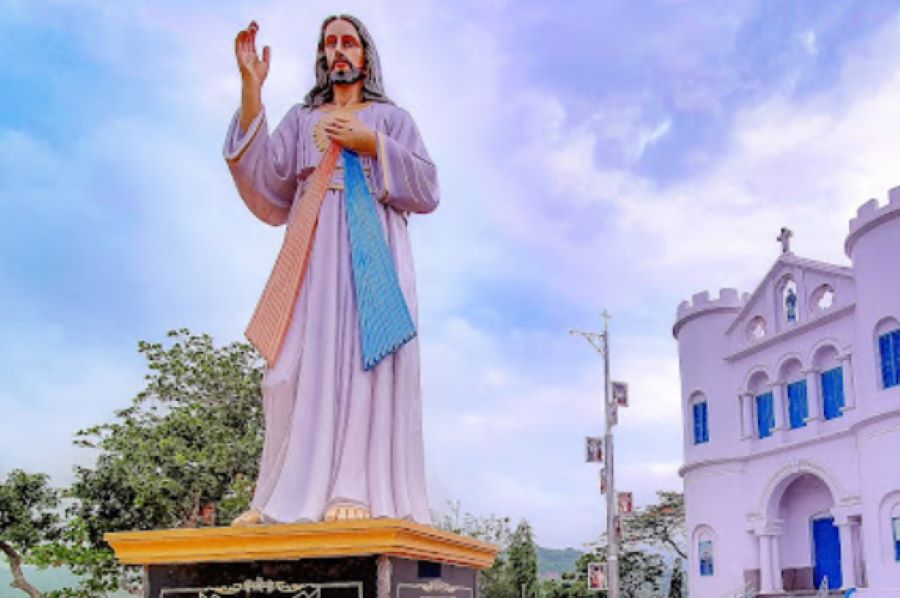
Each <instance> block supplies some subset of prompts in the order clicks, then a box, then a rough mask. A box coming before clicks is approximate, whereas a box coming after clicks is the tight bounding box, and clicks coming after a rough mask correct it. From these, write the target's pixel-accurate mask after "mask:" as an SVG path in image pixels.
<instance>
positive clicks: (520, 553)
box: [506, 519, 538, 596]
mask: <svg viewBox="0 0 900 598" xmlns="http://www.w3.org/2000/svg"><path fill="white" fill-rule="evenodd" d="M506 561H507V562H506V577H507V579H508V584H509V586H510V590H512V595H513V596H534V595H535V594H536V592H537V589H538V585H537V581H538V578H537V573H538V560H537V546H536V545H535V543H534V532H533V531H532V529H531V525H530V524H529V523H528V521H526V520H524V519H523V520H522V521H520V522H519V525H517V526H516V531H514V532H513V535H512V538H511V539H510V543H509V549H508V550H507V559H506Z"/></svg>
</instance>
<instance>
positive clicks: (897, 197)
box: [844, 187, 900, 258]
mask: <svg viewBox="0 0 900 598" xmlns="http://www.w3.org/2000/svg"><path fill="white" fill-rule="evenodd" d="M897 217H900V187H894V188H893V189H891V190H890V191H888V203H887V204H886V205H884V206H879V205H878V200H877V199H870V200H869V201H867V202H866V203H864V204H863V205H861V206H860V207H859V209H858V210H857V211H856V217H855V218H853V219H851V220H850V234H848V235H847V240H846V241H845V242H844V252H845V253H846V254H847V257H850V258H852V257H853V256H852V255H851V253H852V252H853V246H854V245H855V244H856V242H857V241H858V240H859V238H860V237H861V236H863V235H864V234H865V233H867V232H869V231H870V230H872V229H873V228H875V227H877V226H880V225H881V224H883V223H884V222H887V221H888V220H892V219H894V218H897Z"/></svg>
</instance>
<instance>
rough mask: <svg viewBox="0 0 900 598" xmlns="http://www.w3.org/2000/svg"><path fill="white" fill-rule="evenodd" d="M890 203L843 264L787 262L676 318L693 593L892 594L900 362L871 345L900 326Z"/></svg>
mask: <svg viewBox="0 0 900 598" xmlns="http://www.w3.org/2000/svg"><path fill="white" fill-rule="evenodd" d="M890 200H891V201H890V203H889V204H888V205H886V206H883V207H879V206H878V205H877V202H874V200H873V201H872V202H869V203H867V204H865V205H864V206H862V208H860V210H859V213H858V215H857V218H855V219H854V220H853V221H851V224H850V235H849V236H848V237H847V240H846V244H845V248H846V251H847V254H848V256H849V257H850V258H851V261H852V267H851V268H847V267H841V266H835V265H831V264H824V263H821V262H816V261H813V260H807V259H802V258H799V257H796V256H794V255H793V254H792V253H791V252H790V251H785V253H783V254H782V255H781V257H780V258H779V259H778V260H777V261H776V262H775V264H774V265H773V266H772V268H771V269H770V271H769V272H768V274H767V275H766V276H765V277H764V278H763V280H762V282H761V283H760V285H759V286H758V287H757V289H756V290H755V291H754V292H753V293H752V294H745V295H743V296H740V295H739V294H738V292H737V291H736V290H733V289H723V290H722V291H721V293H720V295H719V297H718V298H717V299H711V298H710V297H709V294H708V293H700V294H697V295H695V296H694V297H693V299H692V301H691V302H683V303H682V304H681V305H680V306H679V308H678V317H677V321H676V323H675V327H674V334H675V337H676V338H677V340H678V348H679V357H680V368H681V384H682V404H683V415H684V430H685V443H684V455H685V458H684V460H685V464H684V466H683V468H682V470H681V473H682V476H683V477H684V486H685V501H686V509H687V537H688V540H689V542H690V559H689V586H690V593H691V596H693V597H695V598H719V597H722V596H731V595H735V594H734V593H735V592H739V591H740V590H741V589H743V588H748V587H749V588H752V589H754V590H758V591H759V592H760V593H761V595H782V594H785V593H787V592H792V591H801V590H811V589H812V588H813V587H814V586H815V585H818V584H819V583H820V582H821V581H822V579H823V578H826V577H827V578H828V581H829V582H830V586H831V587H834V586H835V583H836V582H839V587H842V588H851V587H856V588H859V591H858V593H857V594H856V595H857V596H877V597H882V596H883V597H888V596H900V552H898V550H900V548H898V546H900V544H898V540H900V535H898V534H900V527H898V529H897V530H896V531H895V529H894V526H895V519H897V521H900V384H897V385H895V384H894V382H893V380H894V378H893V376H895V372H894V371H893V369H891V368H894V367H895V365H896V364H900V357H898V358H897V359H896V362H895V361H893V360H894V357H892V355H893V354H891V353H885V349H884V347H882V345H881V344H880V343H882V342H885V341H884V339H885V338H887V342H888V343H890V341H891V339H893V338H894V336H891V335H892V333H893V332H894V331H900V188H898V189H895V190H893V191H892V192H891V197H890ZM896 339H897V341H898V348H900V332H898V333H897V334H896ZM890 346H891V345H888V347H890ZM885 359H886V360H887V363H888V364H889V366H890V367H889V371H888V372H887V373H885V372H884V371H883V370H882V365H883V361H885ZM886 376H888V377H889V378H890V381H887V378H886ZM770 393H771V394H770ZM701 550H702V551H705V552H706V553H707V558H704V559H701V558H700V553H701Z"/></svg>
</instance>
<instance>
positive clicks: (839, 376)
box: [831, 366, 845, 417]
mask: <svg viewBox="0 0 900 598" xmlns="http://www.w3.org/2000/svg"><path fill="white" fill-rule="evenodd" d="M831 380H832V383H831V387H832V388H833V389H834V417H840V416H841V415H843V411H841V409H842V408H843V407H844V404H845V403H844V368H842V367H841V366H838V367H836V368H834V369H833V370H831Z"/></svg>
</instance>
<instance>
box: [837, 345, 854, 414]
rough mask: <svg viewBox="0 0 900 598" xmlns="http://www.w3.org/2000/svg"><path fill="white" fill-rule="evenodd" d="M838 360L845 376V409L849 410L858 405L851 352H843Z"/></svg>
mask: <svg viewBox="0 0 900 598" xmlns="http://www.w3.org/2000/svg"><path fill="white" fill-rule="evenodd" d="M838 361H840V362H841V375H842V376H843V378H844V409H843V411H849V410H850V409H853V408H855V407H856V388H855V386H854V384H853V368H852V367H850V366H851V362H850V353H849V352H848V353H842V354H841V355H838Z"/></svg>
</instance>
